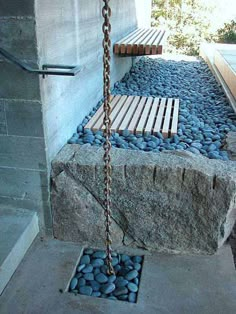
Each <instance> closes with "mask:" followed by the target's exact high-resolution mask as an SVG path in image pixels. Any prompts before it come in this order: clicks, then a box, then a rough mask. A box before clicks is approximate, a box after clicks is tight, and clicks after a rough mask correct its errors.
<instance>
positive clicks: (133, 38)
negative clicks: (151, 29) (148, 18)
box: [120, 28, 144, 54]
mask: <svg viewBox="0 0 236 314" xmlns="http://www.w3.org/2000/svg"><path fill="white" fill-rule="evenodd" d="M143 32H144V29H142V28H140V29H138V32H133V33H132V36H131V37H130V38H129V39H127V40H124V41H123V40H122V42H121V43H120V53H121V54H125V53H126V52H127V45H128V44H130V43H133V42H135V41H136V40H137V38H139V37H140V36H142V34H143Z"/></svg>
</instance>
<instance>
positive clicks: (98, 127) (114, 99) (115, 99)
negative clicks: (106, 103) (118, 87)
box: [92, 95, 121, 132]
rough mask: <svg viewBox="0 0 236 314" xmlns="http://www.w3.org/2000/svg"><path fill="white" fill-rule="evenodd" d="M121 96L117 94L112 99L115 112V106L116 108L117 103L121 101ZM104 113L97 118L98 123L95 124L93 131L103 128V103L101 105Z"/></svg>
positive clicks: (112, 107)
mask: <svg viewBox="0 0 236 314" xmlns="http://www.w3.org/2000/svg"><path fill="white" fill-rule="evenodd" d="M120 98H121V96H120V95H116V96H115V97H114V98H113V99H112V101H111V110H112V112H113V110H114V108H116V105H117V103H118V102H119V100H120ZM100 109H101V111H102V114H101V115H100V116H99V119H97V121H96V123H95V124H94V125H93V127H92V130H93V131H95V132H96V131H98V130H101V127H102V125H103V120H104V112H103V105H102V106H101V107H100Z"/></svg>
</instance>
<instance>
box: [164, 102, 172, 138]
mask: <svg viewBox="0 0 236 314" xmlns="http://www.w3.org/2000/svg"><path fill="white" fill-rule="evenodd" d="M172 104H173V99H172V98H168V102H167V106H166V113H165V119H164V124H163V128H162V135H163V136H164V137H165V138H166V137H168V135H169V130H170V118H171V111H172Z"/></svg>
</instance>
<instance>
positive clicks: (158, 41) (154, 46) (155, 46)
mask: <svg viewBox="0 0 236 314" xmlns="http://www.w3.org/2000/svg"><path fill="white" fill-rule="evenodd" d="M164 34H165V32H164V31H163V30H161V31H160V33H159V34H158V35H157V37H156V38H155V40H154V42H153V44H152V49H151V51H152V55H155V54H157V52H158V47H159V46H161V41H162V38H163V36H164Z"/></svg>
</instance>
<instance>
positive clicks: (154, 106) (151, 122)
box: [144, 98, 160, 133]
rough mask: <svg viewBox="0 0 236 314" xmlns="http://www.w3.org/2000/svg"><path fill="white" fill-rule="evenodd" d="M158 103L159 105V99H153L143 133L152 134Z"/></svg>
mask: <svg viewBox="0 0 236 314" xmlns="http://www.w3.org/2000/svg"><path fill="white" fill-rule="evenodd" d="M159 103H160V98H154V101H153V104H152V109H151V111H150V114H149V117H148V121H147V125H146V127H145V130H144V133H152V130H153V127H154V123H155V119H156V116H157V112H158V107H159Z"/></svg>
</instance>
